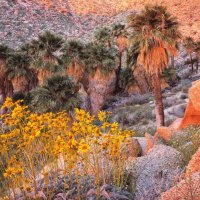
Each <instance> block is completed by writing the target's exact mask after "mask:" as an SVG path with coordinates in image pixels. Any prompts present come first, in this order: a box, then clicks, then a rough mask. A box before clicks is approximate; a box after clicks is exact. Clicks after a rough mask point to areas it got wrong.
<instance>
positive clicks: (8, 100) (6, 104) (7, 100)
mask: <svg viewBox="0 0 200 200" xmlns="http://www.w3.org/2000/svg"><path fill="white" fill-rule="evenodd" d="M11 106H13V102H12V99H11V98H7V99H6V101H5V102H4V104H3V106H2V108H6V107H11Z"/></svg>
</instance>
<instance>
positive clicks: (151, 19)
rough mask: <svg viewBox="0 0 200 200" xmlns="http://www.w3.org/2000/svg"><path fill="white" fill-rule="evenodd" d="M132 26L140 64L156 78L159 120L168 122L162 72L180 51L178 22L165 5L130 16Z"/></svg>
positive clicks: (157, 114) (159, 122)
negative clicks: (177, 43) (137, 45)
mask: <svg viewBox="0 0 200 200" xmlns="http://www.w3.org/2000/svg"><path fill="white" fill-rule="evenodd" d="M129 26H130V27H133V28H134V32H135V34H136V40H137V41H139V55H138V58H137V64H138V65H140V66H144V68H145V70H146V72H147V73H148V74H149V75H151V77H152V85H153V93H154V97H155V110H156V123H157V126H158V127H159V126H163V125H164V107H163V102H162V92H161V82H160V74H161V73H162V72H163V70H164V69H165V68H166V67H168V63H169V55H170V54H171V55H173V54H175V52H176V49H175V45H174V44H175V38H178V37H179V32H178V31H177V28H178V23H177V21H176V19H175V18H173V17H172V16H171V15H170V14H169V13H168V12H167V10H166V8H165V7H163V6H157V5H156V6H146V7H145V9H144V10H143V11H142V12H141V13H140V14H136V15H135V14H134V15H131V16H130V17H129Z"/></svg>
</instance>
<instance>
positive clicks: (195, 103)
mask: <svg viewBox="0 0 200 200" xmlns="http://www.w3.org/2000/svg"><path fill="white" fill-rule="evenodd" d="M189 99H190V100H189V103H188V106H187V108H186V112H185V115H184V118H183V120H182V121H181V123H180V126H179V129H182V128H186V127H187V126H189V125H199V124H200V101H199V99H200V81H195V82H194V83H193V85H192V87H191V88H190V90H189Z"/></svg>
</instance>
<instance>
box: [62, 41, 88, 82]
mask: <svg viewBox="0 0 200 200" xmlns="http://www.w3.org/2000/svg"><path fill="white" fill-rule="evenodd" d="M62 52H63V55H62V60H63V64H64V65H66V69H67V75H68V76H72V77H73V78H74V81H75V82H76V83H78V82H79V81H81V79H82V77H83V74H84V72H85V63H84V60H85V56H86V55H85V46H84V44H82V43H81V42H79V41H76V40H71V41H68V42H67V43H66V45H65V46H64V48H63V49H62Z"/></svg>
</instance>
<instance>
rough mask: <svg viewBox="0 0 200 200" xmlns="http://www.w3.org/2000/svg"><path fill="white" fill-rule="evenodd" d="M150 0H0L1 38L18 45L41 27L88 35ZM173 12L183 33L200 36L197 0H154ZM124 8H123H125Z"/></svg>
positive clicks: (65, 33) (69, 36)
mask: <svg viewBox="0 0 200 200" xmlns="http://www.w3.org/2000/svg"><path fill="white" fill-rule="evenodd" d="M149 2H150V1H149V0H140V1H138V0H131V1H130V0H123V1H119V0H104V1H100V0H76V1H75V0H70V1H68V0H59V1H55V0H37V1H34V2H33V1H30V0H13V1H11V0H0V5H1V7H0V42H1V43H7V44H8V45H10V46H16V45H17V46H18V45H19V44H21V43H22V42H23V41H26V40H30V39H32V38H34V37H36V36H37V35H38V33H39V32H41V31H43V30H52V31H54V32H57V33H59V34H61V35H64V36H65V37H66V38H88V37H89V36H90V35H91V34H92V33H93V32H94V31H95V29H97V28H98V27H101V26H105V25H107V24H109V23H111V22H115V21H119V20H120V21H121V20H122V21H123V20H125V19H126V16H127V14H128V12H127V11H128V10H129V11H133V10H139V9H141V8H142V7H143V6H144V5H145V4H147V3H149ZM155 3H159V4H163V5H165V6H167V7H168V9H169V11H170V12H171V13H172V14H174V16H176V17H177V18H178V20H179V22H180V24H181V30H182V32H183V34H184V35H185V36H189V35H190V36H191V35H192V36H193V37H194V38H195V39H198V38H200V30H199V29H198V27H200V20H199V12H200V5H199V0H193V1H192V0H176V1H175V0H170V1H169V0H156V1H155ZM125 11H126V12H125Z"/></svg>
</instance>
